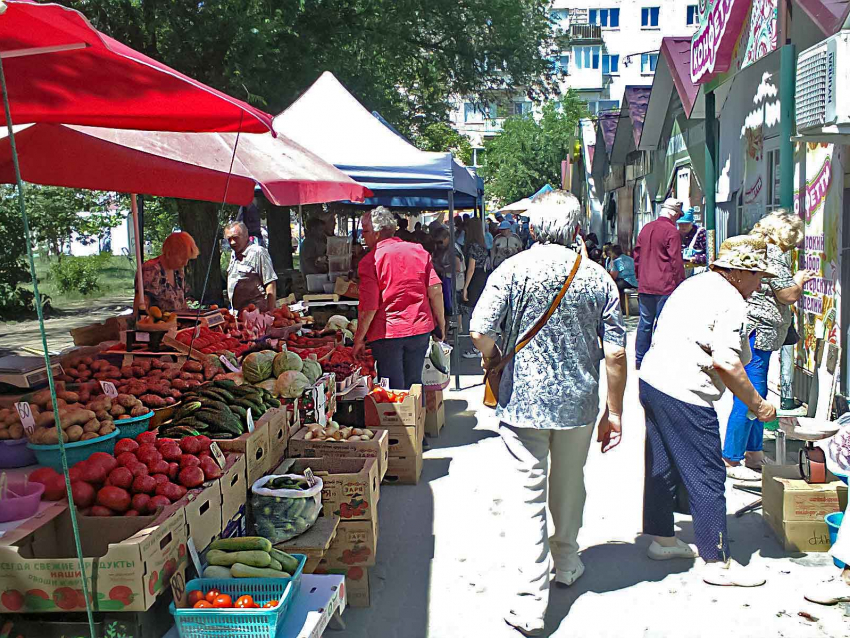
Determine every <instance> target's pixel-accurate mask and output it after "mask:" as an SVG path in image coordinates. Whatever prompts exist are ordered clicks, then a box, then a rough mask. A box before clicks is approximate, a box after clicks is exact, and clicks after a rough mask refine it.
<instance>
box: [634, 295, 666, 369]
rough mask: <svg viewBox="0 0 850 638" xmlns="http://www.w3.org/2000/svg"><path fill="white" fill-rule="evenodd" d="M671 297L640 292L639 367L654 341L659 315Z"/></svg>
mask: <svg viewBox="0 0 850 638" xmlns="http://www.w3.org/2000/svg"><path fill="white" fill-rule="evenodd" d="M669 298H670V295H648V294H646V293H643V292H642V293H639V294H638V306H639V307H640V321H638V327H637V335H635V360H636V361H637V365H638V368H640V363H641V361H643V356H644V355H645V354H646V351H647V350H649V346H650V344H651V343H652V333H653V332H655V324H656V322H657V321H658V315H660V314H661V309H662V308H664V304H665V303H667V300H668V299H669Z"/></svg>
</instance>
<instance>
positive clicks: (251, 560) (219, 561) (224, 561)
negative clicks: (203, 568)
mask: <svg viewBox="0 0 850 638" xmlns="http://www.w3.org/2000/svg"><path fill="white" fill-rule="evenodd" d="M207 562H208V563H209V564H210V565H221V566H222V567H230V566H232V565H234V564H235V563H242V564H244V565H250V566H251V567H268V566H269V565H271V562H272V557H271V556H270V555H269V553H268V552H261V551H259V550H251V551H242V552H225V551H222V550H220V549H211V550H210V551H208V552H207Z"/></svg>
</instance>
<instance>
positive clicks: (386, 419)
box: [364, 385, 425, 428]
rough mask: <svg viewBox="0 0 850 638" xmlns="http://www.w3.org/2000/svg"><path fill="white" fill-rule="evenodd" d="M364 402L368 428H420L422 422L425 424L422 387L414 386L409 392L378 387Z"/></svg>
mask: <svg viewBox="0 0 850 638" xmlns="http://www.w3.org/2000/svg"><path fill="white" fill-rule="evenodd" d="M364 401H365V406H364V409H365V416H366V427H370V428H371V427H381V428H386V427H393V426H401V427H419V425H420V422H423V423H424V418H425V409H424V406H423V403H422V401H423V399H422V386H421V385H414V386H412V387H411V388H410V390H407V391H406V390H386V389H384V388H382V387H380V386H378V387H375V388H374V389H373V390H372V391H371V392H370V393H369V394H367V395H366V398H365V399H364Z"/></svg>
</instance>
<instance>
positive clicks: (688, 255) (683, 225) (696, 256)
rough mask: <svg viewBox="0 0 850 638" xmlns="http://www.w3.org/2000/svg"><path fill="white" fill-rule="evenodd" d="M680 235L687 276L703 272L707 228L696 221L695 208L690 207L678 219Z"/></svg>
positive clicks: (677, 224)
mask: <svg viewBox="0 0 850 638" xmlns="http://www.w3.org/2000/svg"><path fill="white" fill-rule="evenodd" d="M676 226H677V228H678V229H679V235H681V237H682V261H683V262H684V263H685V267H686V276H688V277H690V276H691V275H696V274H699V273H700V272H703V268H702V266H705V264H706V259H707V257H708V255H707V252H708V251H707V242H706V236H707V233H706V232H705V228H703V227H702V226H699V225H697V224H696V223H695V222H694V209H693V208H689V209H688V210H686V211H685V213H684V214H683V215H682V216H681V217H680V218H679V219H678V221H676Z"/></svg>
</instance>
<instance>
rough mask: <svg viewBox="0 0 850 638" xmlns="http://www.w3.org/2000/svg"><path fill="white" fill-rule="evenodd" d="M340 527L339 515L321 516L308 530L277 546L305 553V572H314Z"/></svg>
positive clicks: (290, 551) (295, 552)
mask: <svg viewBox="0 0 850 638" xmlns="http://www.w3.org/2000/svg"><path fill="white" fill-rule="evenodd" d="M338 528H339V516H320V517H319V518H318V520H317V521H316V523H315V524H314V525H313V527H311V528H310V529H308V530H307V531H306V532H304V533H303V534H299V535H298V536H296V537H295V538H291V539H289V540H288V541H284V542H283V543H278V544H277V545H275V547H277V548H278V549H279V550H282V551H284V552H288V553H290V554H304V555H305V556H306V557H307V562H306V563H305V565H304V573H305V574H312V573H313V572H315V571H316V569H317V568H318V567H319V562H320V561H321V560H322V558H324V556H325V553H326V552H327V551H328V549H329V548H330V546H331V544H332V543H333V541H334V539H335V538H336V532H337V529H338Z"/></svg>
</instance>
